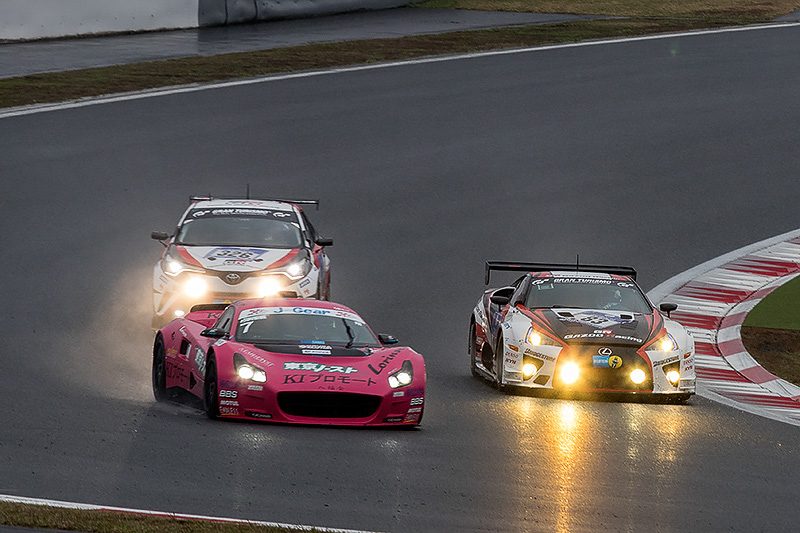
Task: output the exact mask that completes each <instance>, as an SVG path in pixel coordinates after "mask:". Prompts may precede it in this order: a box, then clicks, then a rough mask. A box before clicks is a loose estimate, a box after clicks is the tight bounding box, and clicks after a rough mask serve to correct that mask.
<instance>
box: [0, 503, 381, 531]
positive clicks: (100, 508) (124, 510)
mask: <svg viewBox="0 0 800 533" xmlns="http://www.w3.org/2000/svg"><path fill="white" fill-rule="evenodd" d="M0 502H9V503H25V504H29V505H41V506H45V507H58V508H61V509H78V510H81V511H109V512H115V513H126V514H128V513H130V514H144V515H149V516H161V517H165V518H174V519H177V520H201V521H204V522H225V523H231V524H246V525H251V526H264V527H283V528H286V529H290V530H292V531H321V532H323V533H370V532H368V531H361V530H356V529H333V528H329V527H318V526H300V525H295V524H281V523H279V522H262V521H260V520H241V519H238V518H221V517H216V516H204V515H193V514H180V513H166V512H163V511H149V510H146V509H129V508H127V507H108V506H104V505H92V504H88V503H73V502H64V501H59V500H45V499H42V498H25V497H22V496H11V495H6V494H0Z"/></svg>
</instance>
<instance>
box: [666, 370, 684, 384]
mask: <svg viewBox="0 0 800 533" xmlns="http://www.w3.org/2000/svg"><path fill="white" fill-rule="evenodd" d="M667 379H668V380H669V382H670V383H672V384H673V385H675V384H677V383H678V381H679V380H680V379H681V373H680V372H678V371H677V370H670V371H669V372H667Z"/></svg>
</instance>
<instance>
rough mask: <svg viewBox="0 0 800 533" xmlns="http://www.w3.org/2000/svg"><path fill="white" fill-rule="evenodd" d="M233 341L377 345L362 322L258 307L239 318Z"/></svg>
mask: <svg viewBox="0 0 800 533" xmlns="http://www.w3.org/2000/svg"><path fill="white" fill-rule="evenodd" d="M236 340H237V341H239V342H246V343H250V344H336V345H343V346H348V347H351V346H365V345H368V344H372V345H380V342H379V341H378V339H376V338H375V335H373V333H372V331H370V329H369V328H368V327H367V325H366V324H365V323H364V322H363V321H362V320H361V318H360V317H359V316H358V315H356V314H354V313H349V312H343V311H335V310H332V309H321V308H318V307H257V308H253V309H245V310H244V311H242V312H241V314H240V315H239V321H238V326H237V328H236Z"/></svg>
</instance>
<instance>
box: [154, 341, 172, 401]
mask: <svg viewBox="0 0 800 533" xmlns="http://www.w3.org/2000/svg"><path fill="white" fill-rule="evenodd" d="M152 377H153V396H155V398H156V401H157V402H165V401H167V400H169V391H167V355H166V351H165V350H164V339H162V338H161V335H160V334H159V335H158V336H157V337H156V342H155V345H153V373H152Z"/></svg>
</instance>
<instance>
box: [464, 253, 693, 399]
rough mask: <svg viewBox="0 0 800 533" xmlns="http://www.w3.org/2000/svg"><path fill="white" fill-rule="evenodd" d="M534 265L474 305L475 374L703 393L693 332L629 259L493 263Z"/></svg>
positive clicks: (582, 386)
mask: <svg viewBox="0 0 800 533" xmlns="http://www.w3.org/2000/svg"><path fill="white" fill-rule="evenodd" d="M495 270H501V271H519V272H524V273H525V274H524V275H523V276H522V277H520V278H518V279H517V280H516V281H515V282H514V283H513V284H511V285H510V286H507V287H502V288H498V289H490V290H487V291H486V292H485V293H484V294H483V296H482V297H481V299H480V300H479V301H478V303H477V305H475V308H474V309H473V311H472V316H471V319H470V326H469V360H470V368H471V370H472V374H473V375H474V376H478V377H483V378H485V379H488V380H490V381H492V382H493V383H494V384H495V385H496V386H498V387H499V388H501V389H502V388H504V387H506V386H507V385H513V386H516V387H530V388H552V389H562V390H565V389H575V390H582V391H605V392H624V393H634V394H648V393H649V394H658V395H669V399H671V400H676V401H683V400H685V399H687V398H689V396H691V395H692V394H694V392H695V370H694V340H693V339H692V337H691V335H689V333H688V332H687V331H686V330H685V329H684V327H683V326H681V325H680V324H679V323H677V322H675V321H674V320H670V319H669V318H668V317H669V313H670V312H672V311H674V310H675V309H676V308H677V305H675V304H670V303H663V304H661V306H660V310H656V309H654V308H653V306H652V305H651V303H650V302H649V301H648V299H647V297H645V295H644V293H642V291H641V289H640V288H639V286H638V285H637V284H636V282H635V278H636V271H635V270H634V269H632V268H630V267H618V266H599V265H578V266H576V265H563V264H542V263H505V262H497V261H489V262H487V263H486V279H485V281H486V284H487V285H488V284H489V279H490V275H491V272H492V271H495Z"/></svg>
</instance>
